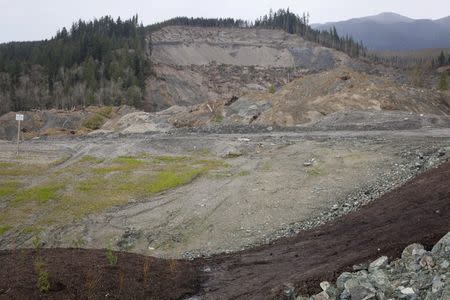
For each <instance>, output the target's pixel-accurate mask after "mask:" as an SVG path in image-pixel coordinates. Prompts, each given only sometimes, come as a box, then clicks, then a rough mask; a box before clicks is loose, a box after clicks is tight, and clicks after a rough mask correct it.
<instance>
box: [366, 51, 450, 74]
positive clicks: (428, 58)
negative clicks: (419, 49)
mask: <svg viewBox="0 0 450 300" xmlns="http://www.w3.org/2000/svg"><path fill="white" fill-rule="evenodd" d="M429 51H432V50H431V49H430V50H429ZM367 57H368V58H369V59H370V60H371V61H372V62H375V63H382V64H384V65H389V66H392V67H397V68H402V69H408V68H415V67H417V66H422V67H424V68H428V69H430V70H432V69H436V68H439V67H442V66H445V65H450V53H448V54H445V53H444V51H441V53H440V55H439V56H437V57H436V56H435V54H433V53H428V52H426V53H424V54H420V55H414V53H410V52H404V53H403V54H398V55H388V54H379V53H369V54H367Z"/></svg>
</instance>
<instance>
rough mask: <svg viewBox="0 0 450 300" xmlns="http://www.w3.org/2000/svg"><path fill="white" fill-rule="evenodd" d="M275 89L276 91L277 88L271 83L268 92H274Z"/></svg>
mask: <svg viewBox="0 0 450 300" xmlns="http://www.w3.org/2000/svg"><path fill="white" fill-rule="evenodd" d="M276 91H277V89H276V88H275V86H274V85H273V84H272V85H271V86H270V87H269V93H271V94H275V92H276Z"/></svg>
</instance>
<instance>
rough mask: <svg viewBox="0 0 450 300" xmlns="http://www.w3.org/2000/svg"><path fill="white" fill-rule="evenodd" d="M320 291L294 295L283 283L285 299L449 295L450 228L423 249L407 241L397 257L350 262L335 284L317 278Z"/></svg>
mask: <svg viewBox="0 0 450 300" xmlns="http://www.w3.org/2000/svg"><path fill="white" fill-rule="evenodd" d="M320 287H321V289H322V290H323V291H322V292H321V293H319V294H316V295H314V296H312V297H311V298H309V297H301V296H298V297H295V296H294V294H295V290H294V289H293V288H289V287H287V288H286V289H285V296H286V298H287V299H297V300H306V299H314V300H322V299H425V300H438V299H450V232H449V233H448V234H447V235H446V236H444V237H443V238H442V239H441V240H440V241H439V242H438V243H437V244H436V245H434V247H433V248H432V249H431V250H430V251H427V250H426V249H425V247H424V246H423V245H421V244H411V245H409V246H408V247H406V248H405V250H403V252H402V254H401V258H400V259H398V260H394V261H392V262H389V258H388V257H387V256H382V257H380V258H378V259H376V260H374V261H372V262H371V263H370V264H364V263H363V264H359V265H354V266H353V273H351V272H345V273H342V274H341V275H340V276H339V277H338V278H337V280H336V284H331V283H329V282H327V281H324V282H321V283H320Z"/></svg>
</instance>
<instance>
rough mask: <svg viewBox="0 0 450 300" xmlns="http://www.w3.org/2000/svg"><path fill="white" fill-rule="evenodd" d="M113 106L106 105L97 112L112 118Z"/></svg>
mask: <svg viewBox="0 0 450 300" xmlns="http://www.w3.org/2000/svg"><path fill="white" fill-rule="evenodd" d="M112 112H113V108H112V107H111V106H104V107H102V108H100V109H99V110H98V111H97V113H98V114H99V115H101V116H103V117H105V118H108V119H109V118H111V115H112Z"/></svg>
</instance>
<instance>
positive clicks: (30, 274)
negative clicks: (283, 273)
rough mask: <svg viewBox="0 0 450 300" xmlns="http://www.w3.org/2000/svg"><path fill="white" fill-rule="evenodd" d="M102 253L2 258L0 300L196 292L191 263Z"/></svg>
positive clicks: (8, 254)
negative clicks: (43, 285)
mask: <svg viewBox="0 0 450 300" xmlns="http://www.w3.org/2000/svg"><path fill="white" fill-rule="evenodd" d="M106 253H107V251H106V250H82V249H41V250H15V251H14V250H13V251H2V252H0V261H1V263H2V270H1V271H0V281H1V283H0V299H183V298H186V297H187V296H189V295H193V294H195V293H197V292H198V291H199V288H200V283H201V281H200V278H201V277H200V275H199V274H200V272H199V271H198V270H197V269H198V265H197V264H196V263H194V262H187V261H175V260H162V259H156V258H153V257H145V256H140V255H134V254H130V253H116V254H115V255H116V256H117V264H115V265H112V264H111V263H110V262H109V260H108V259H107V256H106ZM39 262H43V264H44V267H41V268H42V270H43V271H44V272H47V273H48V275H49V276H48V280H49V283H50V291H49V292H47V293H41V292H40V291H39V290H38V288H37V284H38V280H37V278H38V274H40V273H39V271H38V270H37V268H36V265H37V264H38V263H39Z"/></svg>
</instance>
